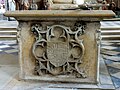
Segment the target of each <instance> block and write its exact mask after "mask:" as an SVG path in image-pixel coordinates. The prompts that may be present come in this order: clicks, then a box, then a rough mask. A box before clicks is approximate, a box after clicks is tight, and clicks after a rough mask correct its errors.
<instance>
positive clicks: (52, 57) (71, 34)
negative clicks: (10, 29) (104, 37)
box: [31, 22, 87, 78]
mask: <svg viewBox="0 0 120 90" xmlns="http://www.w3.org/2000/svg"><path fill="white" fill-rule="evenodd" d="M46 28H47V30H45V29H44V28H43V27H42V24H34V25H32V27H31V30H32V32H33V34H34V35H35V38H36V41H35V43H34V44H33V48H32V53H33V55H34V57H35V59H36V65H35V69H34V72H35V74H36V75H40V76H43V75H44V76H45V75H46V76H51V75H53V76H59V75H64V76H69V77H75V78H86V77H87V74H86V72H85V70H82V68H81V67H80V65H81V64H82V62H83V61H82V58H83V56H84V52H85V48H84V41H83V40H82V39H79V38H78V37H80V36H81V35H83V34H84V33H85V24H84V23H82V22H76V23H75V25H74V28H73V29H71V28H70V27H67V26H65V25H61V24H57V25H51V26H47V27H46Z"/></svg>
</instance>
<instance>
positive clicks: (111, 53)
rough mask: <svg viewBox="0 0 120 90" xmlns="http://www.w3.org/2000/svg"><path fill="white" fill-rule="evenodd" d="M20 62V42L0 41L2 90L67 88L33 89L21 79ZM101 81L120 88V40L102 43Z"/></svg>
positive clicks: (116, 89) (109, 23) (44, 89)
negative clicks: (19, 75)
mask: <svg viewBox="0 0 120 90" xmlns="http://www.w3.org/2000/svg"><path fill="white" fill-rule="evenodd" d="M101 24H102V27H104V25H106V26H108V25H110V26H111V22H106V23H104V22H101ZM114 24H115V23H114ZM115 25H116V27H117V26H119V25H120V22H116V24H115ZM115 25H113V26H115ZM119 27H120V26H119ZM18 63H19V62H18V44H17V42H16V40H11V41H8V40H6V41H0V90H66V89H60V88H59V89H53V88H52V89H50V88H49V89H48V88H47V87H44V88H43V87H41V88H40V87H39V88H36V89H35V88H34V89H33V88H32V85H33V84H28V83H25V82H21V81H19V78H18V72H19V64H18ZM100 83H101V84H103V85H104V84H109V85H110V87H113V88H115V90H120V41H118V42H114V41H110V42H107V41H102V43H101V60H100ZM23 84H24V87H23ZM36 85H38V84H36ZM43 86H45V85H43ZM36 87H37V86H36ZM67 90H76V89H67Z"/></svg>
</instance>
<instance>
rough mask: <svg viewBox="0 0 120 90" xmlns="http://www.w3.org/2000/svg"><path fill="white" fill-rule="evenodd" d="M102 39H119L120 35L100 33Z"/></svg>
mask: <svg viewBox="0 0 120 90" xmlns="http://www.w3.org/2000/svg"><path fill="white" fill-rule="evenodd" d="M101 37H102V40H120V35H101Z"/></svg>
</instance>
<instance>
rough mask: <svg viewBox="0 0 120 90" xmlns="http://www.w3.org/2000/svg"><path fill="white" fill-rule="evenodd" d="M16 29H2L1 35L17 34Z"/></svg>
mask: <svg viewBox="0 0 120 90" xmlns="http://www.w3.org/2000/svg"><path fill="white" fill-rule="evenodd" d="M16 34H17V31H16V30H2V31H1V30H0V35H16Z"/></svg>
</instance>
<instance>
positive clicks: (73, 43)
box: [5, 10, 114, 89]
mask: <svg viewBox="0 0 120 90" xmlns="http://www.w3.org/2000/svg"><path fill="white" fill-rule="evenodd" d="M5 15H6V16H11V17H14V18H16V19H17V20H18V22H19V26H18V33H17V39H18V43H19V50H20V51H19V61H20V69H21V70H20V78H21V79H25V80H39V81H44V82H46V83H47V82H50V83H53V84H54V83H56V82H57V83H61V84H58V85H55V87H64V88H67V87H71V88H94V89H96V88H100V86H99V55H100V40H101V38H100V20H102V19H104V18H110V17H112V16H114V13H113V12H112V11H107V10H105V11H100V10H99V11H97V10H95V11H94V10H91V11H81V10H70V11H68V10H46V11H44V10H41V11H14V12H6V13H5ZM40 83H41V82H40Z"/></svg>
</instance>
